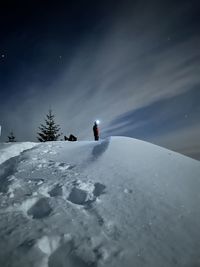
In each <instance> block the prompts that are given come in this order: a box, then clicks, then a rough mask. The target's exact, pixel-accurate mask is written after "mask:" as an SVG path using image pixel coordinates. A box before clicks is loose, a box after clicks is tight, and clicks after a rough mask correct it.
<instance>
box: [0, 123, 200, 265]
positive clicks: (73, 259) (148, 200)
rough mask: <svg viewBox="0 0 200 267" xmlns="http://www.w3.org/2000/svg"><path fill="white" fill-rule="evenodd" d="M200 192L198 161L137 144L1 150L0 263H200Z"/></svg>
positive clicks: (119, 140)
mask: <svg viewBox="0 0 200 267" xmlns="http://www.w3.org/2000/svg"><path fill="white" fill-rule="evenodd" d="M45 127H46V126H44V127H42V126H41V132H43V133H46V132H45V131H47V129H46V128H45ZM51 127H52V129H53V127H54V126H52V125H51ZM55 129H56V128H55ZM57 129H58V128H57ZM40 137H41V138H42V136H40ZM45 141H47V140H45ZM199 188H200V163H199V162H198V161H196V160H193V159H190V158H188V157H186V156H183V155H180V154H178V153H175V152H172V151H169V150H167V149H163V148H161V147H158V146H155V145H152V144H149V143H147V142H143V141H140V140H136V139H132V138H124V137H112V138H109V139H105V140H102V141H99V142H93V141H92V142H90V141H82V142H74V143H70V142H61V141H57V142H45V143H44V142H43V143H12V144H10V143H9V144H1V145H0V216H1V220H0V236H1V239H0V266H9V267H11V266H13V267H19V266H20V267H23V266H24V267H25V266H26V267H29V266H39V267H40V266H41V267H45V266H46V267H47V266H49V267H57V266H59V267H62V266H63V267H64V266H65V267H66V266H69V267H75V266H76V267H85V266H95V267H103V266H109V267H114V266H115V267H118V266H119V267H121V266H127V267H134V266H135V267H140V266H148V267H149V266H152V267H155V266H160V267H163V266H164V267H165V266H167V267H168V266H169V267H171V266H176V267H177V266H180V267H182V266H185V267H186V266H188V267H191V266H200V257H199V255H200V236H199V225H200V209H199V206H200V195H199Z"/></svg>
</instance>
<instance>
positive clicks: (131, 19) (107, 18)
mask: <svg viewBox="0 0 200 267" xmlns="http://www.w3.org/2000/svg"><path fill="white" fill-rule="evenodd" d="M4 2H6V5H5V4H2V3H1V7H0V125H2V136H1V137H0V141H2V142H3V141H6V140H7V135H8V134H9V132H10V131H13V132H14V134H15V136H16V138H17V140H18V141H36V140H37V139H36V137H37V131H38V126H39V125H40V123H42V122H43V121H44V117H45V114H46V113H47V112H48V110H49V108H52V110H53V112H54V113H55V114H56V122H57V123H59V124H60V126H61V128H62V132H63V134H65V135H69V134H70V133H72V134H74V135H76V136H78V139H79V140H92V139H93V133H92V126H93V122H94V121H95V120H96V119H99V120H100V121H101V124H100V130H101V137H102V138H104V137H107V136H110V135H123V136H130V137H134V138H138V139H142V140H146V141H148V142H152V143H154V144H158V145H161V146H164V147H166V148H169V149H172V150H175V151H178V152H180V153H183V154H186V155H188V156H191V157H193V158H196V159H200V123H199V122H200V2H199V0H196V1H193V0H188V1H185V0H181V1H178V0H173V1H161V0H160V1H151V0H148V1H147V0H146V1H145V0H138V1H134V0H132V1H126V0H122V1H120V0H119V1H118V0H115V1H112V0H107V1H98V0H93V1H87V0H82V1H75V0H74V1H45V0H44V1H36V0H35V1H26V2H24V3H23V2H22V1H16V2H15V1H4Z"/></svg>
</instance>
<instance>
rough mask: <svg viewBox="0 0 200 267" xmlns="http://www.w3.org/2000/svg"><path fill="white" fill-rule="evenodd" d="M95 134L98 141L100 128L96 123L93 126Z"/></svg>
mask: <svg viewBox="0 0 200 267" xmlns="http://www.w3.org/2000/svg"><path fill="white" fill-rule="evenodd" d="M93 133H94V140H95V141H98V140H99V128H98V125H97V122H96V121H95V123H94V126H93Z"/></svg>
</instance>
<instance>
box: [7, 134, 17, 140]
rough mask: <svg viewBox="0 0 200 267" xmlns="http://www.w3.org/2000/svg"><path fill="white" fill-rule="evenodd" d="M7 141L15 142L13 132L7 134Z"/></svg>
mask: <svg viewBox="0 0 200 267" xmlns="http://www.w3.org/2000/svg"><path fill="white" fill-rule="evenodd" d="M8 142H16V140H15V136H14V134H13V132H10V135H9V136H8Z"/></svg>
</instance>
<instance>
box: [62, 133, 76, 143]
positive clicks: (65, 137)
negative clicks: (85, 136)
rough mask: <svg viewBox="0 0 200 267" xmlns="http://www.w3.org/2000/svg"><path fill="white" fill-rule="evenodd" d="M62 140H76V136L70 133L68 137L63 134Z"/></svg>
mask: <svg viewBox="0 0 200 267" xmlns="http://www.w3.org/2000/svg"><path fill="white" fill-rule="evenodd" d="M64 140H65V141H72V142H73V141H77V137H76V136H74V135H73V134H70V136H69V137H67V136H66V135H65V136H64Z"/></svg>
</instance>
